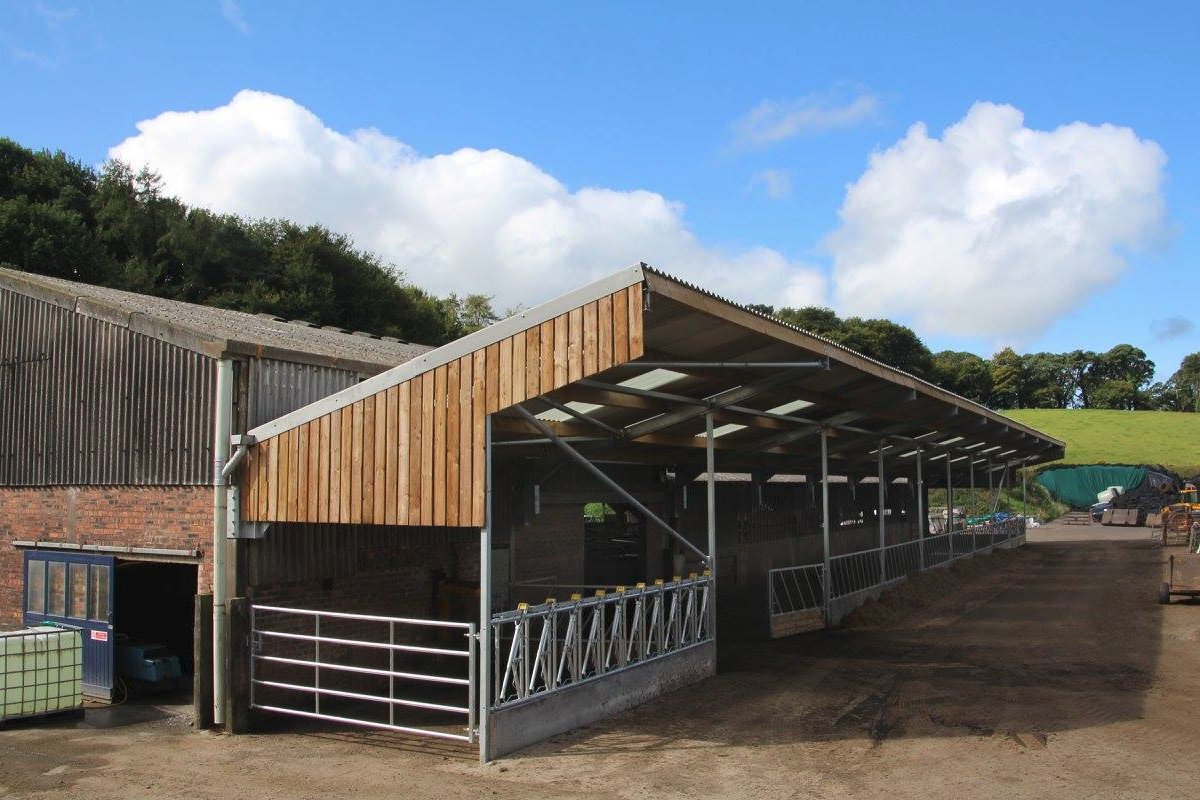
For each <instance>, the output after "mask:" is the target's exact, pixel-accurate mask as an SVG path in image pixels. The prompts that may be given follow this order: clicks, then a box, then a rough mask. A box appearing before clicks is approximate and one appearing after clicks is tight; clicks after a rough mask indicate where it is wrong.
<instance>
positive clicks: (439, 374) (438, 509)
mask: <svg viewBox="0 0 1200 800" xmlns="http://www.w3.org/2000/svg"><path fill="white" fill-rule="evenodd" d="M446 378H447V367H446V365H445V364H443V365H442V366H440V367H438V368H437V369H435V370H434V371H433V524H434V525H438V526H442V525H445V524H446Z"/></svg>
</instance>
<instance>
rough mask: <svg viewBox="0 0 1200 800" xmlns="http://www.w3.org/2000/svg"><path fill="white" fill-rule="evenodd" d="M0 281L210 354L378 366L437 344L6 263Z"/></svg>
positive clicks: (394, 363) (372, 368) (3, 285)
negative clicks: (128, 288)
mask: <svg viewBox="0 0 1200 800" xmlns="http://www.w3.org/2000/svg"><path fill="white" fill-rule="evenodd" d="M0 288H5V289H9V290H11V291H14V292H17V293H20V294H25V295H30V296H33V297H37V298H40V299H42V300H46V301H49V302H53V303H55V304H56V305H59V306H63V307H70V308H73V309H74V310H75V311H76V312H77V313H81V314H85V315H88V316H93V317H97V318H100V319H103V320H105V321H106V322H110V323H113V324H116V325H121V326H122V327H126V328H129V329H131V330H137V331H139V332H141V333H146V334H148V335H151V336H154V337H155V338H158V339H162V340H164V341H168V342H171V343H172V344H176V345H178V346H180V347H185V348H187V349H189V350H196V351H198V352H202V353H205V354H206V355H210V356H216V355H221V354H222V353H225V352H230V353H244V354H249V355H257V356H264V357H272V358H279V359H283V360H294V361H302V362H309V363H321V364H328V365H337V366H341V367H344V368H346V369H362V370H363V371H368V372H378V371H379V370H380V369H381V368H382V369H388V368H391V367H394V366H397V365H399V364H403V363H405V362H407V361H410V360H412V359H414V358H416V357H418V356H420V355H422V354H424V353H426V352H429V351H430V350H432V349H433V348H432V347H428V346H426V345H421V344H413V343H411V342H400V341H392V340H388V339H383V338H378V337H372V336H368V335H359V334H352V333H345V332H342V331H339V330H333V329H329V328H319V327H311V326H310V325H309V324H308V323H304V322H287V321H284V320H280V319H275V318H272V317H269V316H265V315H258V314H247V313H245V312H242V311H231V310H229V309H224V308H213V307H210V306H202V305H196V304H194V303H183V302H180V301H177V300H167V299H164V298H161V297H151V296H149V295H143V294H136V293H134V292H125V291H121V290H119V289H109V288H107V287H103V286H92V285H90V284H86V283H77V282H75V281H69V280H65V279H62V278H52V277H49V276H46V275H36V274H33V273H29V272H21V271H18V270H12V269H4V268H0Z"/></svg>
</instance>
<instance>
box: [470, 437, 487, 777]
mask: <svg viewBox="0 0 1200 800" xmlns="http://www.w3.org/2000/svg"><path fill="white" fill-rule="evenodd" d="M483 463H484V486H485V495H484V506H483V514H484V517H483V528H481V529H480V531H479V640H478V641H479V674H478V675H473V676H471V677H472V678H473V679H474V680H476V681H477V682H478V689H479V761H480V763H482V764H486V763H487V761H488V744H489V742H488V739H489V736H488V733H489V731H488V726H489V724H490V723H491V708H492V415H491V414H489V415H488V416H487V418H486V420H485V422H484V455H483Z"/></svg>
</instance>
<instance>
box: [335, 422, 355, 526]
mask: <svg viewBox="0 0 1200 800" xmlns="http://www.w3.org/2000/svg"><path fill="white" fill-rule="evenodd" d="M353 439H354V411H353V408H352V407H351V406H346V407H345V408H343V409H342V453H341V456H342V474H341V480H339V481H338V493H339V495H340V497H341V500H340V509H339V512H338V522H341V523H343V524H345V523H349V522H350V514H351V511H350V483H351V474H350V473H351V468H352V465H353V463H354V454H353V453H352V452H351V449H352V442H353Z"/></svg>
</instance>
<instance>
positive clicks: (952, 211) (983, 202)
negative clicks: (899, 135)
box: [826, 103, 1167, 339]
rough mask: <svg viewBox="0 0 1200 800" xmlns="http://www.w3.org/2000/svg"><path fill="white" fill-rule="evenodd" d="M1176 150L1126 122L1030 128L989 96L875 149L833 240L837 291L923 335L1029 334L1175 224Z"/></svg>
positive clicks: (852, 305)
mask: <svg viewBox="0 0 1200 800" xmlns="http://www.w3.org/2000/svg"><path fill="white" fill-rule="evenodd" d="M1166 160H1167V159H1166V155H1165V154H1164V153H1163V151H1162V149H1161V148H1160V147H1159V146H1158V145H1157V144H1155V143H1154V142H1152V141H1148V140H1143V139H1139V138H1138V136H1137V134H1135V133H1134V132H1133V131H1132V130H1130V129H1129V128H1121V127H1116V126H1113V125H1107V124H1106V125H1086V124H1084V123H1081V122H1076V123H1072V124H1070V125H1064V126H1062V127H1060V128H1056V129H1055V130H1053V131H1038V130H1032V129H1030V128H1027V127H1025V125H1024V116H1023V115H1022V113H1021V112H1020V111H1019V110H1017V109H1015V108H1013V107H1012V106H1006V105H995V104H992V103H978V104H976V105H975V106H974V107H972V108H971V109H970V111H968V112H967V115H966V116H965V117H964V118H963V119H961V120H960V121H958V122H957V123H955V124H954V125H952V126H950V127H949V128H947V129H946V131H945V132H944V133H943V135H942V138H940V139H938V138H932V137H930V136H929V134H928V132H927V131H926V128H925V126H924V125H923V124H916V125H914V126H912V127H911V128H910V129H909V131H908V133H907V135H906V136H905V137H904V138H903V139H901V140H900V141H899V142H897V143H896V144H895V145H893V146H892V147H890V148H889V149H887V150H885V151H883V152H878V153H875V154H874V155H872V156H871V160H870V165H869V166H868V168H867V170H866V172H865V173H864V174H863V175H862V177H860V178H859V179H858V181H857V182H856V183H854V184H853V185H851V186H850V187H849V189H848V190H847V193H846V198H845V201H844V203H843V205H842V208H841V224H840V227H839V228H838V229H837V230H836V231H835V232H834V233H832V234H831V235H830V236H829V237H828V239H827V242H826V243H827V245H828V247H829V249H830V250H831V252H832V254H833V258H834V270H833V282H834V287H835V294H834V299H835V302H836V305H837V307H838V309H839V310H840V311H843V312H845V313H851V314H862V315H873V316H874V315H878V316H888V317H906V318H910V319H912V320H913V321H914V322H915V324H916V326H917V328H918V329H919V330H920V331H921V332H922V333H926V334H928V333H945V334H955V335H976V336H989V337H993V338H997V339H998V338H1004V337H1018V338H1021V337H1027V336H1030V335H1033V334H1036V333H1037V332H1038V331H1041V330H1043V329H1044V328H1045V327H1046V326H1048V325H1049V324H1050V323H1051V322H1053V321H1054V320H1055V319H1056V318H1058V317H1059V316H1061V315H1063V314H1065V313H1067V312H1068V311H1069V310H1070V309H1072V308H1074V307H1076V306H1078V305H1079V304H1080V303H1081V302H1083V301H1084V300H1086V299H1087V298H1088V297H1090V296H1091V295H1092V294H1094V293H1095V292H1096V291H1098V290H1099V289H1101V288H1102V287H1104V286H1107V285H1109V284H1111V283H1113V282H1114V281H1116V280H1117V279H1118V278H1119V277H1120V276H1121V274H1122V273H1123V272H1124V270H1125V260H1124V258H1123V255H1122V253H1123V252H1124V251H1126V250H1127V249H1130V248H1136V247H1138V246H1141V245H1144V244H1146V243H1148V242H1149V241H1150V240H1152V239H1153V238H1154V237H1155V236H1157V235H1159V234H1160V233H1161V231H1162V228H1163V217H1164V202H1163V198H1162V194H1161V185H1162V181H1163V170H1164V167H1165V165H1166Z"/></svg>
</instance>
